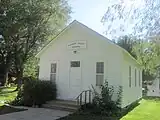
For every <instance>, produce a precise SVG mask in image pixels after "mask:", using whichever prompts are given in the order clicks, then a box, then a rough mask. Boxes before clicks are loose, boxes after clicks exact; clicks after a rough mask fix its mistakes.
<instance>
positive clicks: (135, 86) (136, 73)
mask: <svg viewBox="0 0 160 120" xmlns="http://www.w3.org/2000/svg"><path fill="white" fill-rule="evenodd" d="M136 86H137V70H136V69H135V87H136Z"/></svg>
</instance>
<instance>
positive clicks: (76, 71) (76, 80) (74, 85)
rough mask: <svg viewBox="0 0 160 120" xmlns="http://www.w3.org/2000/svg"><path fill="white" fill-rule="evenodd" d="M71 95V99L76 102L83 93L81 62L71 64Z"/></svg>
mask: <svg viewBox="0 0 160 120" xmlns="http://www.w3.org/2000/svg"><path fill="white" fill-rule="evenodd" d="M69 74H70V81H69V82H70V93H69V99H71V100H75V99H76V97H77V96H78V95H79V94H80V93H81V87H82V86H81V85H82V79H81V78H82V77H81V62H80V61H71V62H70V73H69Z"/></svg>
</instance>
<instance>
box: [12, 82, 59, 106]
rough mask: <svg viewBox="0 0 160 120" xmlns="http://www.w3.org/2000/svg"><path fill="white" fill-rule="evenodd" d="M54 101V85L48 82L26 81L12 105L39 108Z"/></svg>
mask: <svg viewBox="0 0 160 120" xmlns="http://www.w3.org/2000/svg"><path fill="white" fill-rule="evenodd" d="M54 99H56V85H55V84H54V83H52V82H50V81H41V80H33V79H27V80H25V81H24V85H23V86H22V88H21V89H20V90H19V92H18V96H17V98H16V99H15V101H14V102H13V104H14V105H24V106H33V105H38V106H41V105H42V104H44V103H45V102H46V101H50V100H54Z"/></svg>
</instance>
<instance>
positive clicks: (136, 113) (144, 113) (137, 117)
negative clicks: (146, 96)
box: [121, 100, 160, 120]
mask: <svg viewBox="0 0 160 120" xmlns="http://www.w3.org/2000/svg"><path fill="white" fill-rule="evenodd" d="M159 111H160V100H142V101H141V102H140V105H139V106H137V107H136V108H134V109H133V110H132V111H131V112H129V113H128V114H127V115H126V116H124V117H123V118H121V120H160V113H159Z"/></svg>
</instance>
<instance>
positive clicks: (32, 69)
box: [23, 57, 38, 78]
mask: <svg viewBox="0 0 160 120" xmlns="http://www.w3.org/2000/svg"><path fill="white" fill-rule="evenodd" d="M23 76H24V77H26V76H33V77H35V78H38V60H37V58H35V57H32V58H30V59H28V60H27V62H26V63H25V65H24V73H23Z"/></svg>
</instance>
